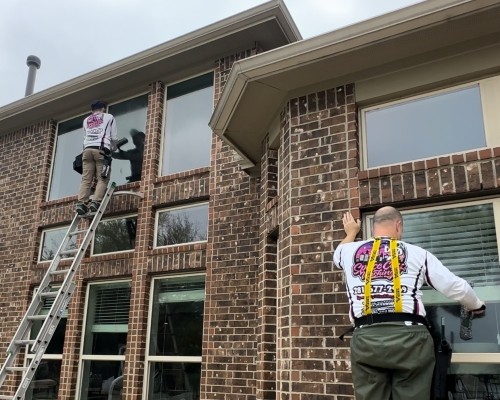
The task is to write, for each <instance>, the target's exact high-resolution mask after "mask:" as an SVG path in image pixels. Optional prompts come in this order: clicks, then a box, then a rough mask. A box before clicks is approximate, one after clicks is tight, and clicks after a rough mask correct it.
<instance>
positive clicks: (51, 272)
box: [50, 269, 69, 275]
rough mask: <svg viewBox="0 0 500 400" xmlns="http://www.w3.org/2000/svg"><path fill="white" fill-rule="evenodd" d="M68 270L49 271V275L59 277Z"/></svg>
mask: <svg viewBox="0 0 500 400" xmlns="http://www.w3.org/2000/svg"><path fill="white" fill-rule="evenodd" d="M68 271H69V269H57V270H55V271H50V275H61V274H66V273H68Z"/></svg>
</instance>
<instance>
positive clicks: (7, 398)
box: [0, 394, 14, 400]
mask: <svg viewBox="0 0 500 400" xmlns="http://www.w3.org/2000/svg"><path fill="white" fill-rule="evenodd" d="M13 398H14V395H12V396H6V395H4V394H0V399H1V400H12V399H13Z"/></svg>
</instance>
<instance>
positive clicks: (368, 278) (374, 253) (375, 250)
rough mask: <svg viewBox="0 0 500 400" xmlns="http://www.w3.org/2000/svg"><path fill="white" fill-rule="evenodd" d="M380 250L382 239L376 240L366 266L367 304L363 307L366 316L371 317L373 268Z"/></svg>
mask: <svg viewBox="0 0 500 400" xmlns="http://www.w3.org/2000/svg"><path fill="white" fill-rule="evenodd" d="M379 248H380V238H375V240H374V241H373V247H372V252H371V253H370V258H369V259H368V265H367V266H366V274H365V304H364V307H363V311H364V314H365V315H370V314H371V313H372V303H371V289H372V273H373V268H374V267H375V261H376V260H377V256H378V250H379Z"/></svg>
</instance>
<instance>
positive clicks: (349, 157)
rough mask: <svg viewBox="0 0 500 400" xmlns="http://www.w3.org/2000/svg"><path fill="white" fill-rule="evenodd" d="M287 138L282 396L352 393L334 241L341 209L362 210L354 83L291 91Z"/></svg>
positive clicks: (301, 398)
mask: <svg viewBox="0 0 500 400" xmlns="http://www.w3.org/2000/svg"><path fill="white" fill-rule="evenodd" d="M282 138H283V140H282V145H281V147H280V149H281V150H280V156H281V157H280V165H279V170H280V172H282V174H281V179H280V185H279V189H280V190H279V192H280V203H279V210H278V212H279V222H280V228H281V235H280V241H279V248H280V251H279V255H278V318H277V320H278V340H277V345H278V349H277V354H278V381H279V382H278V383H279V391H278V396H277V398H278V399H280V400H285V399H286V400H288V399H293V400H309V399H311V400H312V399H316V400H320V399H321V400H326V399H332V398H333V397H332V396H334V395H341V396H352V394H353V390H352V384H351V382H350V377H349V374H348V371H349V354H348V351H347V345H348V344H347V343H343V342H340V341H338V339H335V338H336V337H337V336H338V335H339V333H340V331H342V327H343V326H345V325H348V323H349V321H348V306H347V297H346V295H345V288H344V285H343V283H342V273H341V272H340V270H339V271H336V270H333V263H332V244H333V243H334V241H336V240H338V239H339V238H340V237H341V236H342V232H341V229H342V224H341V223H340V222H339V221H340V219H341V217H342V214H343V212H345V211H347V210H350V211H352V212H353V214H354V215H355V216H359V209H358V207H359V194H358V192H359V191H358V181H357V173H358V160H357V157H358V139H357V125H356V107H355V103H354V93H353V86H352V85H347V86H340V87H337V88H333V89H330V90H325V91H321V92H318V93H312V94H309V95H307V96H303V97H299V98H296V99H292V100H291V101H290V102H289V104H288V106H287V108H286V109H285V110H284V112H283V114H282ZM346 372H347V373H346ZM343 398H344V397H343Z"/></svg>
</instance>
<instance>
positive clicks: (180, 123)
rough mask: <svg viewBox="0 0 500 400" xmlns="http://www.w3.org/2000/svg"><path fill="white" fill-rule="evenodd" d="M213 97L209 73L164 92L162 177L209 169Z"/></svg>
mask: <svg viewBox="0 0 500 400" xmlns="http://www.w3.org/2000/svg"><path fill="white" fill-rule="evenodd" d="M207 85H208V86H207ZM171 92H173V93H175V96H176V97H174V96H173V95H172V93H171ZM169 93H170V94H169ZM213 97H214V94H213V74H212V73H210V74H207V75H203V76H201V77H198V78H194V79H191V80H189V81H186V82H182V83H179V84H177V85H173V86H172V87H169V88H167V107H166V113H165V138H164V141H163V158H162V170H161V174H162V175H169V174H174V173H176V172H181V171H187V170H190V169H194V168H200V167H208V166H209V165H210V145H211V142H212V132H211V130H210V127H209V126H208V122H209V121H210V117H211V115H212V111H213V102H214V99H213Z"/></svg>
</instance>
